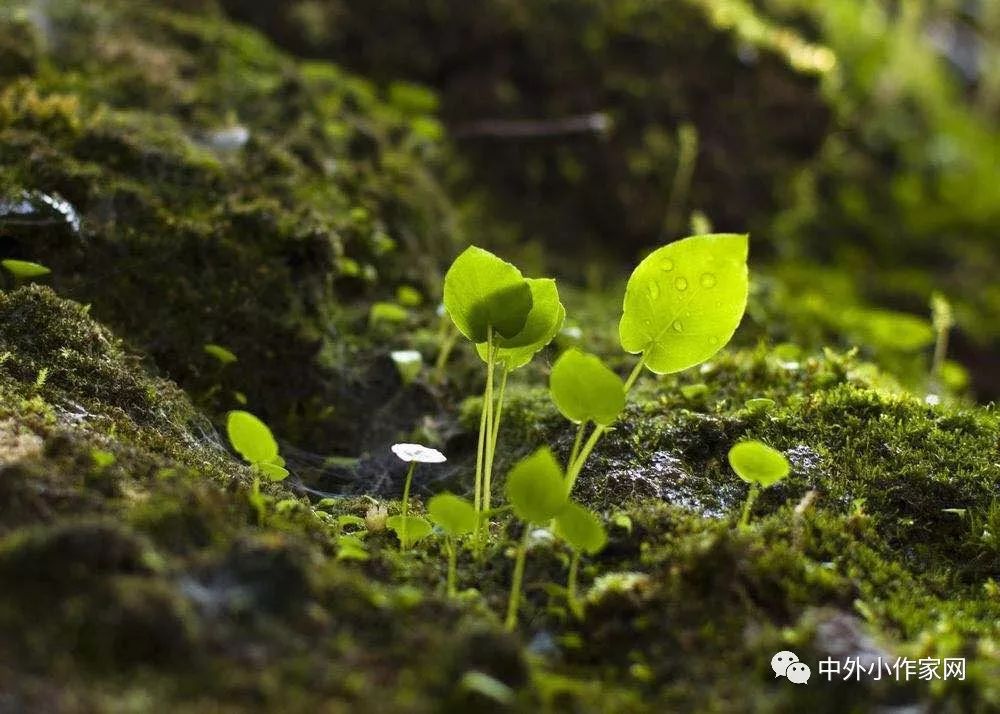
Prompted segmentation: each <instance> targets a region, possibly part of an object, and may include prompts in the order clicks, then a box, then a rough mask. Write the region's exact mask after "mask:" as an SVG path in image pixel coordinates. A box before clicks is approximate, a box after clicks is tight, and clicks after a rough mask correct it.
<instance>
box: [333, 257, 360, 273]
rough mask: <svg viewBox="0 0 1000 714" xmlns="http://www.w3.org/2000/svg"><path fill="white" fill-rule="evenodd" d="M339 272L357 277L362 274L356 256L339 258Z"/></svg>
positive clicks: (337, 263)
mask: <svg viewBox="0 0 1000 714" xmlns="http://www.w3.org/2000/svg"><path fill="white" fill-rule="evenodd" d="M336 266H337V272H338V273H340V274H341V275H342V276H344V277H345V278H357V277H360V276H361V265H360V264H359V263H358V261H356V260H355V259H354V258H347V257H343V258H337V260H336Z"/></svg>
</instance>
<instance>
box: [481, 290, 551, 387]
mask: <svg viewBox="0 0 1000 714" xmlns="http://www.w3.org/2000/svg"><path fill="white" fill-rule="evenodd" d="M527 282H528V287H529V288H530V289H531V311H530V312H529V313H528V319H527V320H526V321H525V323H524V327H522V328H521V331H520V332H518V333H517V334H516V335H514V336H513V337H503V336H498V337H497V338H496V344H497V345H498V346H499V347H500V349H499V350H497V360H498V361H500V362H502V363H503V364H505V365H506V366H507V369H508V370H515V369H519V368H520V367H523V366H524V365H526V364H528V363H529V362H530V361H531V358H532V357H534V356H535V353H536V352H538V351H539V350H540V349H542V348H543V347H545V346H546V345H547V344H549V343H550V342H551V341H552V339H553V338H554V337H555V336H556V333H557V332H559V329H560V328H561V327H562V323H563V320H564V319H565V318H566V308H564V307H563V305H562V303H561V302H560V301H559V290H558V289H557V288H556V281H555V280H552V279H550V278H528V279H527ZM476 351H478V352H479V356H480V357H481V358H482V360H483V361H484V362H485V361H486V359H487V346H486V344H485V343H479V344H477V345H476Z"/></svg>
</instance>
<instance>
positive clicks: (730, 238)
mask: <svg viewBox="0 0 1000 714" xmlns="http://www.w3.org/2000/svg"><path fill="white" fill-rule="evenodd" d="M747 249H748V246H747V236H745V235H733V234H721V233H720V234H711V235H701V236H692V237H690V238H684V239H683V240H679V241H675V242H674V243H670V244H669V245H665V246H663V247H662V248H659V249H657V250H655V251H653V252H652V253H650V254H649V256H647V257H646V258H645V259H644V260H643V261H642V262H641V263H639V265H638V266H637V267H636V269H635V270H634V271H633V272H632V276H631V277H630V278H629V281H628V285H627V286H626V288H625V302H624V314H623V315H622V319H621V323H620V324H619V327H618V332H619V335H620V337H621V343H622V347H623V348H624V349H625V351H626V352H632V353H634V354H638V353H640V352H642V353H644V359H645V364H646V366H647V367H648V368H649V369H650V370H652V371H653V372H656V373H658V374H667V373H669V372H679V371H681V370H683V369H687V368H688V367H693V366H694V365H696V364H700V363H701V362H704V361H705V360H707V359H708V358H709V357H711V356H712V355H714V354H715V353H716V352H718V351H719V350H720V349H722V348H723V347H724V346H725V345H726V343H727V342H729V340H730V339H731V338H732V336H733V333H734V332H735V331H736V328H737V327H738V326H739V324H740V320H741V319H742V318H743V312H744V311H745V310H746V304H747V293H748V290H749V277H748V273H747Z"/></svg>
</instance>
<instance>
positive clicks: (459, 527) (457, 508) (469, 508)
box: [427, 493, 477, 537]
mask: <svg viewBox="0 0 1000 714" xmlns="http://www.w3.org/2000/svg"><path fill="white" fill-rule="evenodd" d="M427 513H428V515H429V516H430V518H431V520H432V521H434V522H435V523H436V524H437V525H438V526H440V528H441V530H443V531H444V532H445V533H446V534H447V535H450V536H452V537H457V536H463V535H466V534H468V533H472V531H473V530H475V528H476V518H477V516H476V508H475V506H474V505H473V504H471V503H469V501H467V500H466V499H464V498H460V497H459V496H456V495H454V494H452V493H439V494H438V495H436V496H434V497H433V498H432V499H431V500H430V501H429V502H428V504H427Z"/></svg>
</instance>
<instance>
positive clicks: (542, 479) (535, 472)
mask: <svg viewBox="0 0 1000 714" xmlns="http://www.w3.org/2000/svg"><path fill="white" fill-rule="evenodd" d="M566 498H567V496H566V481H565V480H564V479H563V474H562V469H561V468H559V463H558V462H557V461H556V457H555V456H553V455H552V451H551V450H550V449H549V448H548V447H547V446H543V447H542V448H540V449H538V451H536V452H535V453H533V454H531V456H528V457H526V458H524V459H522V460H521V461H519V462H518V463H517V464H516V465H515V466H514V468H512V469H511V470H510V473H508V474H507V500H508V501H510V505H511V506H512V507H513V509H514V513H515V514H516V515H517V517H518V518H520V519H521V520H523V521H529V522H531V523H544V522H545V521H548V520H549V519H551V518H554V517H555V516H556V514H557V513H559V511H561V510H562V508H563V506H565V505H566Z"/></svg>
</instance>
